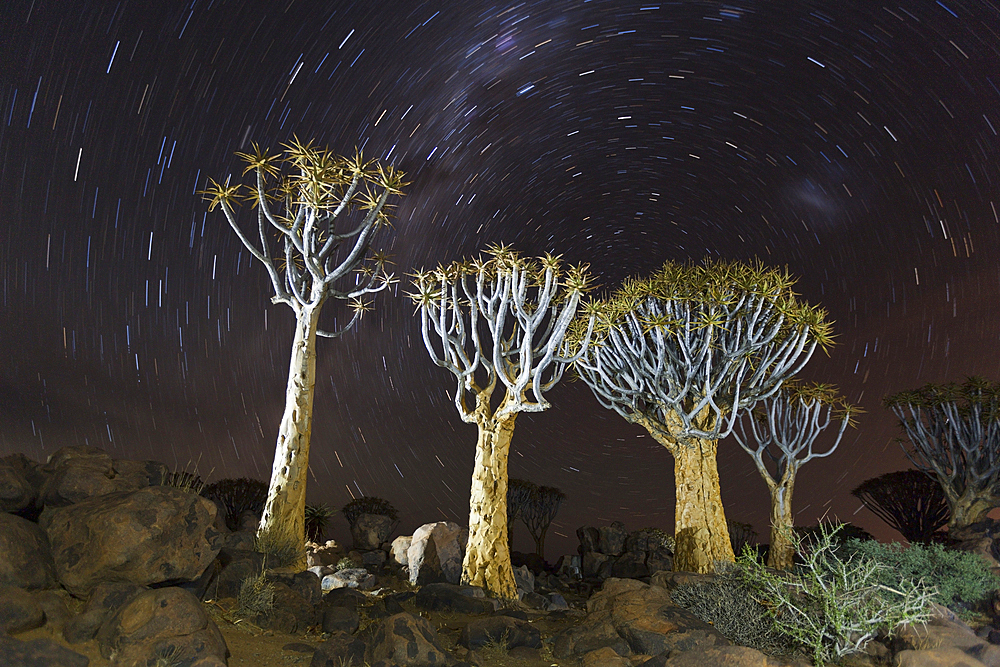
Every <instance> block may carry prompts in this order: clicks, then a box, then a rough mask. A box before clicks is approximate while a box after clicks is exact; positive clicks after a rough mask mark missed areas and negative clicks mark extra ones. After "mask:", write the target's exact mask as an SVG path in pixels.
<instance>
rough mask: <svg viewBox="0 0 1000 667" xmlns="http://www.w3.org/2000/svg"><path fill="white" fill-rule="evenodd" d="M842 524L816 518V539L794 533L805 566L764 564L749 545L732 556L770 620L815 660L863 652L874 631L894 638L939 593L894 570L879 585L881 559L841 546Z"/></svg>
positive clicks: (925, 616) (925, 613)
mask: <svg viewBox="0 0 1000 667" xmlns="http://www.w3.org/2000/svg"><path fill="white" fill-rule="evenodd" d="M842 528H843V526H834V527H832V528H830V527H828V526H826V525H824V524H820V527H819V534H818V535H817V536H816V537H815V538H814V541H812V542H810V543H807V542H805V541H804V540H801V539H800V540H797V543H796V545H795V546H796V550H797V552H798V554H799V557H800V558H801V559H802V561H803V565H801V566H798V567H796V569H795V571H794V574H791V575H787V574H775V573H774V572H773V571H771V570H768V569H767V568H765V567H764V565H763V564H762V563H761V562H759V561H758V560H757V557H756V556H755V555H754V554H753V553H752V552H751V551H750V550H749V549H745V550H744V551H743V553H742V554H741V555H740V557H739V559H737V564H738V565H739V566H740V572H741V575H742V576H743V581H744V583H746V584H747V586H748V587H749V588H750V589H751V590H752V591H753V595H754V598H755V599H756V600H757V602H759V603H760V604H762V605H764V606H765V607H767V608H768V609H769V614H770V615H771V617H772V618H773V619H774V623H775V627H776V628H777V629H778V630H779V631H780V632H782V633H784V634H785V635H787V636H788V637H789V638H791V639H792V640H793V641H794V642H796V643H797V644H799V645H800V646H801V647H802V648H804V649H805V650H807V651H808V652H809V653H810V654H811V655H812V657H813V660H814V662H815V664H817V665H823V664H825V663H827V662H833V661H835V660H839V659H840V658H842V657H844V656H846V655H850V654H852V653H858V652H860V651H862V650H863V649H864V647H865V646H866V645H867V644H868V642H869V641H870V640H871V639H872V638H873V637H875V636H876V635H877V634H879V633H882V632H885V633H886V634H887V635H888V636H890V637H891V636H892V635H893V634H894V633H895V632H896V630H897V628H898V627H899V626H900V625H901V624H903V623H924V622H926V621H927V620H929V619H930V615H931V614H930V603H931V601H932V599H933V597H934V595H935V593H936V591H935V589H934V588H933V587H932V586H929V585H927V584H926V583H924V582H922V581H917V582H914V581H912V580H902V581H900V580H899V578H898V577H896V578H894V580H893V581H892V585H886V584H882V583H881V582H880V578H881V577H882V576H883V574H882V570H884V569H885V566H884V565H882V564H881V563H879V562H877V561H875V560H873V559H871V558H867V557H864V556H861V555H855V556H843V555H841V554H839V553H838V547H837V543H836V535H837V533H838V532H839V531H840V530H842ZM841 551H842V550H841Z"/></svg>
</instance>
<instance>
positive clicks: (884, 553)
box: [844, 539, 1000, 612]
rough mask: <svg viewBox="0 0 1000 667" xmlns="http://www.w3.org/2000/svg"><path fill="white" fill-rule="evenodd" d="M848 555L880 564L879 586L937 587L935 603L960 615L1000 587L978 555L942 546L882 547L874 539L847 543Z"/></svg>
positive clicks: (883, 545) (894, 545) (994, 576)
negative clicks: (920, 583)
mask: <svg viewBox="0 0 1000 667" xmlns="http://www.w3.org/2000/svg"><path fill="white" fill-rule="evenodd" d="M844 548H845V553H848V554H857V555H859V556H862V557H865V558H871V559H872V560H875V561H877V562H878V563H880V564H881V565H883V568H882V569H880V570H879V575H878V581H879V583H880V584H883V585H885V586H889V587H892V586H894V585H895V584H896V582H898V581H900V580H901V579H904V580H905V579H909V580H911V581H920V580H922V581H923V582H924V583H926V584H928V585H930V586H934V587H935V588H936V589H937V594H936V595H935V596H934V601H935V602H937V603H938V604H941V605H944V606H945V607H949V608H952V609H954V610H955V611H958V612H965V611H968V610H969V609H970V608H971V607H973V606H974V605H975V603H976V602H979V601H981V600H983V599H984V598H986V597H987V596H988V595H989V594H990V593H991V592H992V591H994V590H997V589H998V588H1000V577H997V576H996V575H994V574H993V573H992V572H990V569H989V567H988V566H987V565H986V561H984V560H983V559H982V557H980V556H979V555H978V554H974V553H970V552H966V551H956V550H952V549H946V548H945V546H944V545H943V544H929V545H921V544H910V545H909V546H907V547H904V546H903V545H901V544H900V543H898V542H893V543H892V544H882V543H881V542H876V541H874V540H853V539H852V540H848V542H847V543H846V544H845V545H844Z"/></svg>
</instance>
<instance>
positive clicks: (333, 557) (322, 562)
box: [306, 540, 346, 567]
mask: <svg viewBox="0 0 1000 667" xmlns="http://www.w3.org/2000/svg"><path fill="white" fill-rule="evenodd" d="M345 555H346V554H345V552H344V549H343V547H341V546H339V545H338V544H337V543H336V542H334V541H333V540H327V542H326V544H324V545H318V544H315V543H312V542H307V543H306V564H307V565H308V566H309V567H315V566H327V567H332V566H335V565H336V564H337V563H339V562H340V559H341V558H343V557H344V556H345Z"/></svg>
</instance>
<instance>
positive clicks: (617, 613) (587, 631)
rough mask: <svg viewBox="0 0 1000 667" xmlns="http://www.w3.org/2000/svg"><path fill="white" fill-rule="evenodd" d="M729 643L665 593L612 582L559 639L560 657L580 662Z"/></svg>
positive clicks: (631, 583)
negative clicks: (603, 651) (606, 652)
mask: <svg viewBox="0 0 1000 667" xmlns="http://www.w3.org/2000/svg"><path fill="white" fill-rule="evenodd" d="M728 645H730V642H729V640H727V639H726V638H725V637H723V636H722V634H721V633H720V632H719V631H718V630H716V629H715V628H714V627H712V626H711V625H709V624H708V623H705V622H704V621H702V620H700V619H698V618H696V617H695V616H694V615H693V614H691V613H690V612H688V611H687V610H686V609H682V608H680V607H676V606H674V604H673V603H672V601H671V600H670V595H669V594H668V593H667V591H666V590H665V589H663V588H660V587H659V586H650V585H648V584H644V583H642V582H641V581H636V580H634V579H614V578H611V579H608V580H607V581H605V582H604V586H603V587H602V589H601V590H600V591H599V592H597V593H595V594H594V595H593V596H591V598H590V599H589V600H588V601H587V617H586V618H585V619H584V620H583V621H582V622H581V623H580V624H579V625H577V626H575V627H572V628H569V629H567V630H565V631H564V632H562V633H560V634H559V635H558V636H557V637H556V642H555V655H556V657H557V658H572V657H577V658H579V657H582V656H583V655H584V654H586V653H589V652H590V651H594V650H597V649H599V648H604V647H608V648H611V649H612V650H614V651H615V653H616V654H618V655H621V656H628V655H632V654H643V655H650V656H652V655H657V654H661V653H666V652H669V651H672V650H675V649H677V648H683V650H695V651H703V650H705V649H707V648H709V647H712V646H728ZM761 656H763V654H761Z"/></svg>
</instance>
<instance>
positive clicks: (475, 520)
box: [462, 413, 517, 599]
mask: <svg viewBox="0 0 1000 667" xmlns="http://www.w3.org/2000/svg"><path fill="white" fill-rule="evenodd" d="M516 416H517V414H516V413H514V414H513V415H511V416H510V417H509V418H507V419H504V420H501V421H495V420H492V419H490V420H486V421H482V422H480V423H479V440H478V442H477V443H476V464H475V468H474V469H473V471H472V493H471V497H470V498H469V541H468V544H467V545H466V548H465V561H464V562H463V563H462V583H465V584H470V585H473V586H481V587H482V588H484V589H486V590H488V591H490V593H492V594H493V595H496V596H499V597H502V598H508V599H516V598H517V585H516V584H515V582H514V569H513V567H512V566H511V563H510V551H509V543H508V540H507V529H508V527H507V455H508V454H509V452H510V439H511V436H512V435H513V434H514V420H515V418H516Z"/></svg>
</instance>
